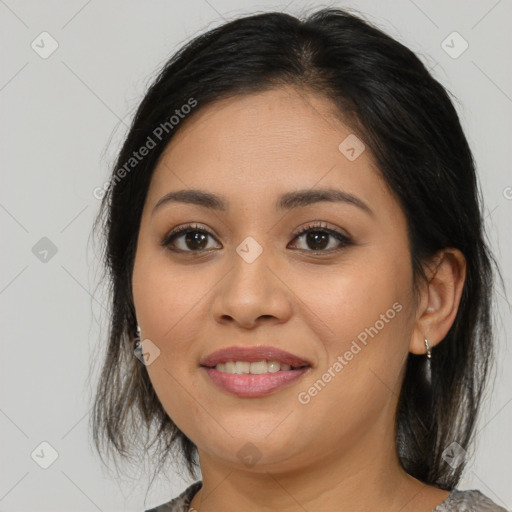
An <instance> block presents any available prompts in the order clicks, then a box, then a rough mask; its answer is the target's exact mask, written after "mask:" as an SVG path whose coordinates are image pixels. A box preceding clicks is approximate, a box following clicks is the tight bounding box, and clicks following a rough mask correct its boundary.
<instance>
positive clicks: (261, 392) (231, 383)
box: [201, 366, 311, 397]
mask: <svg viewBox="0 0 512 512" xmlns="http://www.w3.org/2000/svg"><path fill="white" fill-rule="evenodd" d="M201 368H202V369H203V370H205V371H206V373H207V374H208V376H209V377H210V379H211V380H212V381H213V383H214V384H215V385H216V386H218V387H219V388H220V389H222V390H224V391H227V392H229V393H232V394H234V395H237V396H240V397H258V396H265V395H268V394H270V393H272V392H274V391H276V390H277V389H281V388H283V387H285V386H288V385H289V384H290V383H292V382H295V381H296V380H297V379H300V378H301V377H302V376H303V375H304V374H305V373H307V371H308V370H310V369H311V367H310V366H308V367H306V368H299V369H297V370H279V371H278V372H274V373H261V374H259V375H254V374H251V373H247V374H246V373H226V372H220V371H219V370H216V369H215V368H206V367H204V366H202V367H201Z"/></svg>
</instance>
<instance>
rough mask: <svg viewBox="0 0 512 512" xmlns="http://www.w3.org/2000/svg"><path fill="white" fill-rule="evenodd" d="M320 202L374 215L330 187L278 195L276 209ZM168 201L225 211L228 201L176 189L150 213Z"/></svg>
mask: <svg viewBox="0 0 512 512" xmlns="http://www.w3.org/2000/svg"><path fill="white" fill-rule="evenodd" d="M320 202H337V203H346V204H351V205H353V206H357V207H358V208H360V209H361V210H363V211H365V212H366V213H368V214H369V215H374V213H373V211H372V210H371V208H370V207H369V206H368V205H367V204H366V203H365V202H364V201H362V200H361V199H359V198H358V197H356V196H354V195H352V194H349V193H348V192H343V191H342V190H336V189H332V188H324V189H305V190H297V191H293V192H287V193H285V194H283V195H281V196H280V197H278V199H277V202H276V210H278V211H286V210H292V209H294V208H303V207H305V206H309V205H311V204H315V203H320ZM169 203H187V204H195V205H197V206H202V207H204V208H208V209H210V210H217V211H221V212H226V211H227V210H228V201H227V200H226V198H224V197H223V196H221V195H217V194H213V193H212V192H207V191H204V190H198V189H187V190H176V191H173V192H169V193H167V194H165V196H163V197H162V198H161V199H160V200H159V201H158V202H157V203H156V205H155V207H154V208H153V211H152V212H151V215H153V214H154V213H155V211H156V210H158V209H159V208H160V207H162V206H163V205H164V204H169Z"/></svg>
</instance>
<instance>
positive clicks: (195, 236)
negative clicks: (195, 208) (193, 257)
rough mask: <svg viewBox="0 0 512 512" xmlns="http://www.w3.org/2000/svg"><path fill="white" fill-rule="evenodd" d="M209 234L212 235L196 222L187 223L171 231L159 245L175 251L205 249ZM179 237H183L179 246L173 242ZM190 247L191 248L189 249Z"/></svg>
mask: <svg viewBox="0 0 512 512" xmlns="http://www.w3.org/2000/svg"><path fill="white" fill-rule="evenodd" d="M209 236H210V237H213V235H212V233H210V232H209V231H208V230H207V229H204V228H200V227H199V226H198V225H197V224H195V225H192V224H189V225H187V226H182V227H181V228H179V229H175V230H173V231H171V232H170V233H169V234H168V235H166V237H165V238H164V239H163V240H162V243H161V245H162V246H164V247H168V248H169V250H171V251H175V252H201V251H205V250H207V239H208V237H209ZM179 239H183V240H182V241H181V242H182V243H181V247H176V246H175V242H176V241H177V240H179ZM190 248H191V249H192V250H189V249H190Z"/></svg>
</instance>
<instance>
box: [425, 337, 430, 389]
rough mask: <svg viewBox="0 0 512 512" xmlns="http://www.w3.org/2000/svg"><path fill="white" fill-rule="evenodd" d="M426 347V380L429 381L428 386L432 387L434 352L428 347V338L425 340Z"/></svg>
mask: <svg viewBox="0 0 512 512" xmlns="http://www.w3.org/2000/svg"><path fill="white" fill-rule="evenodd" d="M425 347H426V348H427V354H426V356H427V357H426V360H425V362H424V364H425V380H426V381H427V383H428V385H429V386H430V385H431V384H432V365H431V359H432V351H431V350H430V347H429V346H428V340H427V338H425Z"/></svg>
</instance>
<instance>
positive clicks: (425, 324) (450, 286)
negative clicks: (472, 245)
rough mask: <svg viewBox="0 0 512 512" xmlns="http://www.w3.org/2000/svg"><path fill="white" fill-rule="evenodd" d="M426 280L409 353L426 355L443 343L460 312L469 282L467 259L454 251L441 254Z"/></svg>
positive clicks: (430, 267)
mask: <svg viewBox="0 0 512 512" xmlns="http://www.w3.org/2000/svg"><path fill="white" fill-rule="evenodd" d="M426 275H427V280H428V282H426V283H425V284H424V285H423V286H422V288H421V292H420V298H419V300H418V308H417V312H416V324H415V326H414V330H413V333H412V337H411V341H410V345H409V351H410V352H412V353H413V354H425V353H426V352H427V349H426V347H425V338H427V340H428V345H429V347H431V348H432V347H433V346H435V345H437V344H438V343H439V342H440V341H442V340H443V339H444V337H445V336H446V334H447V333H448V331H449V330H450V327H451V326H452V324H453V322H454V320H455V316H456V315H457V311H458V309H459V304H460V299H461V296H462V289H463V287H464V281H465V278H466V258H465V257H464V255H463V254H462V252H461V251H459V250H458V249H454V248H447V249H443V250H442V251H440V252H438V253H437V254H436V255H435V256H434V258H433V259H432V261H431V262H430V265H428V266H427V268H426Z"/></svg>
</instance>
